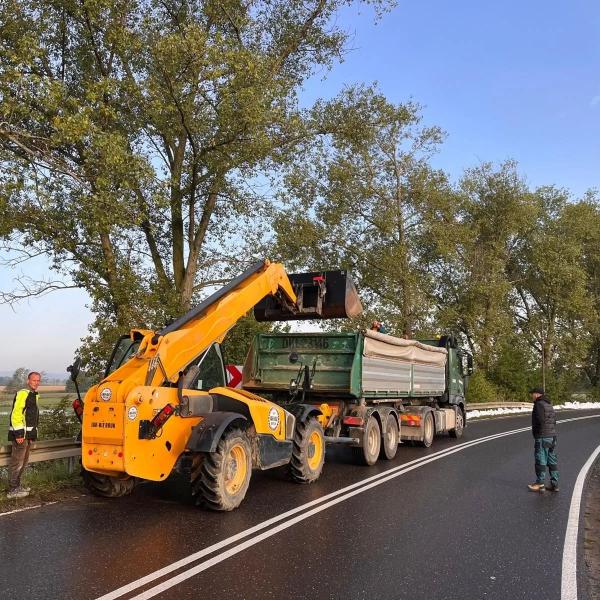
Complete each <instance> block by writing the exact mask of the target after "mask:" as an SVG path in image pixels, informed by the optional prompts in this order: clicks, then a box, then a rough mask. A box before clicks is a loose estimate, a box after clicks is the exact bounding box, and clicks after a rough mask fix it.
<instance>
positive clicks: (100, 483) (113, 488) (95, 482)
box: [81, 467, 135, 498]
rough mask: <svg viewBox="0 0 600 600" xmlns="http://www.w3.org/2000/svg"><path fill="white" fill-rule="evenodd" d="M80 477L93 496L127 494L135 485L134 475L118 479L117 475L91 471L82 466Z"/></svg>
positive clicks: (108, 496) (111, 496) (104, 496)
mask: <svg viewBox="0 0 600 600" xmlns="http://www.w3.org/2000/svg"><path fill="white" fill-rule="evenodd" d="M81 477H82V479H83V485H84V486H85V487H86V489H87V490H88V491H90V492H92V494H94V496H102V497H103V498H119V497H120V496H128V495H129V494H131V492H133V488H134V487H135V477H125V478H123V479H119V478H118V477H109V476H108V475H100V474H99V473H92V472H91V471H87V470H86V469H84V468H83V467H82V468H81Z"/></svg>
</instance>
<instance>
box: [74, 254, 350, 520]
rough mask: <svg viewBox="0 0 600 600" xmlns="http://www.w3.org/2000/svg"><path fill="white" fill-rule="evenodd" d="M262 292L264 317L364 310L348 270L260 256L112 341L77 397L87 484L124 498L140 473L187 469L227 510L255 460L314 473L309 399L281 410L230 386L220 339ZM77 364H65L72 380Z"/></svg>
mask: <svg viewBox="0 0 600 600" xmlns="http://www.w3.org/2000/svg"><path fill="white" fill-rule="evenodd" d="M296 277H298V276H296ZM339 287H341V288H343V293H342V294H340V293H339V290H337V291H336V289H335V288H339ZM265 297H269V298H270V301H269V307H270V311H271V315H270V316H269V314H266V313H265V314H263V315H262V316H263V320H269V319H270V320H286V319H299V318H301V319H318V318H328V316H332V317H347V316H354V315H355V314H357V313H358V312H359V311H360V310H361V306H360V301H358V296H357V294H356V290H355V289H354V286H353V285H352V283H351V281H350V279H349V278H348V277H347V276H346V273H345V272H340V271H331V272H324V273H319V274H316V275H315V276H314V277H309V278H308V279H306V277H304V278H302V277H301V278H300V279H296V284H295V285H293V284H292V282H291V281H290V278H289V277H288V275H287V274H286V272H285V270H284V268H283V266H282V265H280V264H278V263H270V262H269V261H261V262H258V263H256V264H255V265H254V266H252V267H251V268H250V269H248V270H247V271H246V272H244V273H243V274H242V275H240V276H239V277H237V278H236V279H234V280H232V281H231V282H230V283H229V284H227V285H226V286H225V287H223V288H222V289H220V290H218V291H217V292H215V293H214V294H213V295H212V296H210V297H209V298H208V299H207V300H205V301H204V302H202V303H201V304H200V305H199V306H197V307H195V308H193V309H192V310H190V311H189V312H188V313H187V314H185V315H183V316H182V317H180V318H179V319H177V320H176V321H174V322H173V323H171V324H170V325H168V326H167V327H165V328H164V329H162V330H160V331H157V332H155V331H151V330H144V329H133V330H132V331H131V333H130V335H128V336H124V337H122V338H121V339H120V340H119V341H118V343H117V345H116V346H115V349H114V351H113V353H112V356H111V358H110V360H109V364H108V366H107V369H106V373H105V377H104V379H103V380H102V381H101V382H100V383H99V384H98V385H95V386H93V387H92V388H90V389H89V390H88V392H87V393H86V395H85V402H83V403H80V401H75V405H74V406H75V409H76V412H78V413H79V414H82V466H83V470H82V473H83V479H84V483H85V485H86V486H87V487H88V489H90V490H91V491H92V492H93V493H95V494H97V495H101V496H111V497H112V496H123V495H126V494H128V493H130V492H131V491H132V490H133V488H134V486H135V483H136V482H137V481H139V480H152V481H163V480H165V479H166V478H167V477H168V476H169V475H170V474H171V472H172V471H173V470H174V469H175V470H177V471H179V472H181V473H183V474H185V475H187V476H189V478H190V481H191V488H192V494H193V495H194V497H195V500H196V503H197V504H199V505H202V506H205V507H207V508H211V509H214V510H232V509H234V508H236V507H237V506H238V505H239V504H240V503H241V501H242V500H243V498H244V496H245V494H246V491H247V489H248V485H249V482H250V476H251V472H252V469H253V468H258V469H269V468H272V467H276V466H280V465H288V469H289V473H290V476H291V478H292V479H293V480H294V481H296V482H299V483H311V482H313V481H315V480H316V479H318V478H319V476H320V474H321V470H322V468H323V461H324V455H325V442H324V439H323V428H322V426H321V424H320V423H319V421H318V419H317V416H318V415H319V410H318V408H317V407H314V406H310V405H303V404H296V405H294V406H293V407H291V408H288V409H287V410H286V409H284V408H282V407H280V406H278V405H277V404H274V403H272V402H269V401H267V400H265V399H264V398H261V397H259V396H257V395H255V394H253V393H251V392H248V391H244V390H234V389H231V388H228V387H226V378H225V370H224V366H223V359H222V355H221V351H220V346H219V344H220V342H221V341H222V340H223V338H224V337H225V335H226V334H227V332H228V331H229V329H230V328H231V327H233V326H234V325H235V323H236V322H237V321H238V319H240V318H241V317H242V316H243V315H245V314H246V313H247V312H248V311H249V310H251V309H252V308H253V307H254V306H255V305H256V304H258V303H259V302H260V301H261V300H263V299H264V298H265ZM263 304H264V302H263ZM267 312H268V311H267ZM77 371H78V366H75V365H74V366H73V367H71V376H72V378H76V376H77ZM78 402H79V404H78ZM81 404H83V407H82V406H81Z"/></svg>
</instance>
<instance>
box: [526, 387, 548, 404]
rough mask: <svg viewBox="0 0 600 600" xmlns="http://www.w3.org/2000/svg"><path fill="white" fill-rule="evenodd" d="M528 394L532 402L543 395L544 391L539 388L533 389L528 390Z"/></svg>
mask: <svg viewBox="0 0 600 600" xmlns="http://www.w3.org/2000/svg"><path fill="white" fill-rule="evenodd" d="M529 393H530V394H531V397H532V398H533V400H534V401H535V400H537V399H538V398H539V397H540V396H543V395H544V390H543V389H542V388H540V387H535V388H532V389H530V390H529Z"/></svg>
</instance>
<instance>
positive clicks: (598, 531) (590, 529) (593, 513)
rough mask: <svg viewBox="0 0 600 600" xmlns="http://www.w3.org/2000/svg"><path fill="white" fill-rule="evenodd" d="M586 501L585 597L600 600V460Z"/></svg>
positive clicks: (592, 475) (593, 468) (586, 495)
mask: <svg viewBox="0 0 600 600" xmlns="http://www.w3.org/2000/svg"><path fill="white" fill-rule="evenodd" d="M584 500H585V509H584V538H583V554H584V563H585V577H584V579H585V581H586V583H587V590H586V591H587V594H586V596H585V597H587V598H589V600H600V459H598V460H596V463H595V465H594V466H593V467H592V469H591V471H590V474H589V477H588V481H587V485H586V490H585V498H584Z"/></svg>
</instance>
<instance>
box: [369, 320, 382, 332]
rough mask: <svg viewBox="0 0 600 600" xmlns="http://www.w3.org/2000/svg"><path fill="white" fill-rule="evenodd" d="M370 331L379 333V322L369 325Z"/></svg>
mask: <svg viewBox="0 0 600 600" xmlns="http://www.w3.org/2000/svg"><path fill="white" fill-rule="evenodd" d="M371 329H372V330H373V331H379V330H380V329H381V323H380V322H379V321H373V322H372V323H371Z"/></svg>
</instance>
